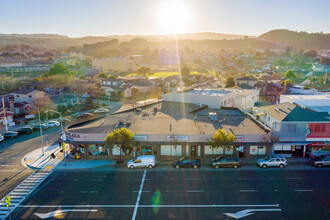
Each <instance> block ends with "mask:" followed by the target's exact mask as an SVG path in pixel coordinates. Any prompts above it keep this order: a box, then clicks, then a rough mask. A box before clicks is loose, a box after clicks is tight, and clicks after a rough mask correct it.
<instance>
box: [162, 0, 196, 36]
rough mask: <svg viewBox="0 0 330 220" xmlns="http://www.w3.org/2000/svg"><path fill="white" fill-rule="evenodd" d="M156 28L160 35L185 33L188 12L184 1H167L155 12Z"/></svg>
mask: <svg viewBox="0 0 330 220" xmlns="http://www.w3.org/2000/svg"><path fill="white" fill-rule="evenodd" d="M157 16H158V28H159V31H160V32H161V33H162V34H179V33H186V31H187V28H188V26H189V21H190V11H189V8H188V6H187V5H186V4H185V2H184V1H180V0H176V1H175V0H169V1H168V0H167V1H166V2H164V3H163V5H161V7H160V9H159V10H158V12H157Z"/></svg>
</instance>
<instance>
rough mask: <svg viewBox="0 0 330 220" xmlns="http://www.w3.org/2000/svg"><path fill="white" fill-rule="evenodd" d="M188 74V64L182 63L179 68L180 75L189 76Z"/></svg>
mask: <svg viewBox="0 0 330 220" xmlns="http://www.w3.org/2000/svg"><path fill="white" fill-rule="evenodd" d="M189 74H190V69H189V68H188V66H186V65H184V66H183V67H182V68H181V75H182V76H189Z"/></svg>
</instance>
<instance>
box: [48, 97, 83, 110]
mask: <svg viewBox="0 0 330 220" xmlns="http://www.w3.org/2000/svg"><path fill="white" fill-rule="evenodd" d="M50 99H51V100H52V102H53V103H54V104H55V105H56V106H58V105H66V106H68V107H69V106H75V105H77V104H79V97H78V96H77V95H75V94H60V95H53V96H51V97H50Z"/></svg>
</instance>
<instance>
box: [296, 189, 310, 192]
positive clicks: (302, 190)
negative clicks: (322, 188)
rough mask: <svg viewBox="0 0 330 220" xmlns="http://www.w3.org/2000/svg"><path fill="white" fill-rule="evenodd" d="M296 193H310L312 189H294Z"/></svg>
mask: <svg viewBox="0 0 330 220" xmlns="http://www.w3.org/2000/svg"><path fill="white" fill-rule="evenodd" d="M294 191H296V192H312V191H313V190H312V189H295V190H294Z"/></svg>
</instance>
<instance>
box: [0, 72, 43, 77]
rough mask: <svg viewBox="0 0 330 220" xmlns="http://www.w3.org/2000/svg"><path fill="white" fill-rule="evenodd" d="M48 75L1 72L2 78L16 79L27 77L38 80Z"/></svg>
mask: <svg viewBox="0 0 330 220" xmlns="http://www.w3.org/2000/svg"><path fill="white" fill-rule="evenodd" d="M44 73H48V72H13V74H11V72H1V73H0V76H3V77H2V78H11V77H12V76H13V77H14V78H21V77H26V78H36V77H40V76H41V75H42V74H44Z"/></svg>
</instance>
